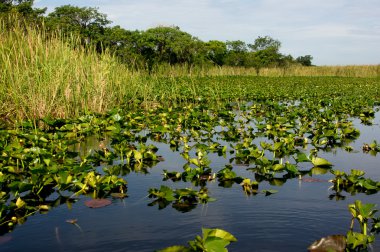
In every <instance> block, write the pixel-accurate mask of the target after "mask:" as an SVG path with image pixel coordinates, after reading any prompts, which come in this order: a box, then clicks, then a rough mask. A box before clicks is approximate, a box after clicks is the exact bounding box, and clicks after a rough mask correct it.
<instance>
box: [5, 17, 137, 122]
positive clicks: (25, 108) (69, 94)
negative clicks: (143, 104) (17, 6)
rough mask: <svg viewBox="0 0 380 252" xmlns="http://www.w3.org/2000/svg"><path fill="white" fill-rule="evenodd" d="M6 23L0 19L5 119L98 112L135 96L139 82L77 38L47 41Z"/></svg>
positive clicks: (28, 29)
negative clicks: (82, 45)
mask: <svg viewBox="0 0 380 252" xmlns="http://www.w3.org/2000/svg"><path fill="white" fill-rule="evenodd" d="M9 19H11V20H0V66H1V67H0V81H1V87H0V99H1V105H0V106H1V108H0V109H1V115H2V117H3V118H6V117H8V118H12V119H26V118H29V119H32V118H41V117H44V116H53V117H70V116H74V115H78V114H79V113H82V112H85V111H91V112H100V113H101V112H104V111H106V110H108V109H110V108H111V107H112V106H114V105H115V104H119V103H122V102H123V99H127V97H133V96H134V92H138V91H139V88H140V87H136V85H139V84H140V83H137V82H136V78H134V76H133V75H132V74H131V72H130V71H129V70H128V69H127V68H126V67H124V66H123V65H120V64H118V63H117V61H116V60H115V59H114V58H113V57H112V55H110V54H109V53H107V52H106V53H103V54H101V55H99V54H97V53H96V52H95V51H94V50H93V49H92V48H87V49H84V48H83V47H81V46H79V40H77V39H76V38H75V37H71V38H66V39H62V37H61V35H60V34H58V33H56V34H49V36H47V34H46V33H45V30H44V29H37V28H35V27H32V26H29V25H27V24H25V23H23V22H22V21H18V19H17V18H15V17H10V18H9ZM9 22H12V26H11V27H6V25H7V24H9Z"/></svg>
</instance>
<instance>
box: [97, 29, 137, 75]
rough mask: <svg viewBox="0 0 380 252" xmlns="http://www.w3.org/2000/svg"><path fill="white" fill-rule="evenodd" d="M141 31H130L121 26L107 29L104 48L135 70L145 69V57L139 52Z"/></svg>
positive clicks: (103, 41)
mask: <svg viewBox="0 0 380 252" xmlns="http://www.w3.org/2000/svg"><path fill="white" fill-rule="evenodd" d="M140 39H141V32H140V31H128V30H125V29H124V28H121V27H120V26H114V27H107V28H106V29H105V32H104V37H103V40H102V43H103V46H104V47H105V48H108V49H109V50H110V52H111V53H113V54H114V55H116V56H117V58H118V59H119V60H120V61H121V62H122V63H125V64H127V65H129V66H132V67H133V68H136V69H139V68H142V67H143V61H144V59H143V57H142V55H141V53H140V52H139V41H140Z"/></svg>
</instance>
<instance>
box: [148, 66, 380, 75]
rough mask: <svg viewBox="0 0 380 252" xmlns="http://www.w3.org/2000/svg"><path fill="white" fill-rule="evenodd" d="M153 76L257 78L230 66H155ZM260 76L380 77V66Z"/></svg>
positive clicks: (271, 71) (293, 69) (292, 69)
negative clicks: (236, 76)
mask: <svg viewBox="0 0 380 252" xmlns="http://www.w3.org/2000/svg"><path fill="white" fill-rule="evenodd" d="M153 75H157V76H225V75H228V76H235V75H240V76H257V72H256V69H254V68H246V67H230V66H222V67H218V66H207V65H204V66H188V65H182V66H179V65H169V64H167V65H165V64H162V65H160V66H156V67H155V68H154V73H153ZM259 75H260V76H265V77H282V76H315V77H317V76H336V77H363V78H372V77H380V65H347V66H311V67H306V66H301V65H292V66H289V67H286V68H280V67H274V68H273V67H272V68H262V69H260V72H259Z"/></svg>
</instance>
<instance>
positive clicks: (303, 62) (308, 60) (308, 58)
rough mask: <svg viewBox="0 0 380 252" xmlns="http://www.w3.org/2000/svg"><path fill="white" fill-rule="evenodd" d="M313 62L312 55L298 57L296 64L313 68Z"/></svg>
mask: <svg viewBox="0 0 380 252" xmlns="http://www.w3.org/2000/svg"><path fill="white" fill-rule="evenodd" d="M312 60H313V57H312V56H311V55H305V56H299V57H297V59H296V62H298V63H300V64H301V65H303V66H312V63H311V61H312Z"/></svg>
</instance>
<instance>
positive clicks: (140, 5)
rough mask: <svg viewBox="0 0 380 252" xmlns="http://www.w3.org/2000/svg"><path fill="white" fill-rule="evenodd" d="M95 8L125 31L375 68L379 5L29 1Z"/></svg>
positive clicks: (267, 0) (271, 0) (288, 0)
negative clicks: (166, 29) (267, 46)
mask: <svg viewBox="0 0 380 252" xmlns="http://www.w3.org/2000/svg"><path fill="white" fill-rule="evenodd" d="M64 4H71V5H75V6H80V7H83V6H88V7H90V6H91V7H98V8H99V11H100V12H102V13H105V14H107V16H108V18H109V19H110V20H111V21H113V23H112V25H120V26H121V27H123V28H125V29H128V30H136V29H137V30H146V29H148V28H151V27H155V26H158V25H176V26H179V27H180V28H181V30H183V31H185V32H188V33H190V34H192V35H193V36H196V37H198V38H199V39H201V40H203V41H208V40H212V39H217V40H221V41H226V40H238V39H240V40H243V41H245V42H246V43H252V42H253V41H254V39H255V38H257V37H258V36H266V35H268V36H271V37H272V38H275V39H278V40H280V41H281V43H282V47H281V52H282V53H284V54H291V55H293V56H295V57H297V56H300V55H307V54H310V55H312V56H313V57H314V60H313V63H314V64H316V65H361V64H380V46H379V45H380V1H379V0H360V1H359V0H318V1H317V0H250V1H249V0H92V1H91V0H63V1H54V0H35V7H48V11H52V10H54V8H55V7H57V6H61V5H64Z"/></svg>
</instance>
